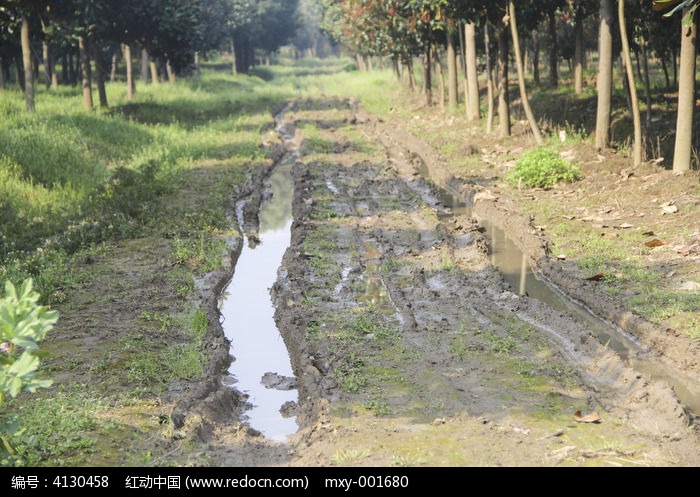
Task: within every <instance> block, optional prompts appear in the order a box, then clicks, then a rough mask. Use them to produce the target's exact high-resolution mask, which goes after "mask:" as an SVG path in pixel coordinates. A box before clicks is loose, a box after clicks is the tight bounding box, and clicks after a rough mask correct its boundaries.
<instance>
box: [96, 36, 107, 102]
mask: <svg viewBox="0 0 700 497" xmlns="http://www.w3.org/2000/svg"><path fill="white" fill-rule="evenodd" d="M95 45H97V44H96V43H95ZM95 73H96V78H97V94H98V96H99V99H100V107H103V108H105V109H106V108H107V107H109V104H108V102H107V90H106V89H105V65H104V61H103V60H102V51H101V50H100V49H99V47H97V46H95Z"/></svg>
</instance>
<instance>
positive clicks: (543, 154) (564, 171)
mask: <svg viewBox="0 0 700 497" xmlns="http://www.w3.org/2000/svg"><path fill="white" fill-rule="evenodd" d="M582 177H583V176H582V174H581V172H580V171H579V167H578V165H576V164H572V163H571V162H570V161H568V160H567V159H565V158H563V157H562V156H561V155H559V153H558V152H557V151H556V150H554V149H552V148H549V147H539V148H536V149H532V150H528V151H527V152H525V153H524V154H523V155H522V156H521V157H520V159H518V161H517V162H516V164H515V166H514V167H513V168H512V169H510V170H509V171H508V172H507V173H506V175H505V179H506V181H507V182H508V183H510V184H511V185H514V186H518V187H520V186H524V187H526V188H552V187H553V186H554V185H555V184H557V183H558V182H560V181H565V182H573V181H576V180H579V179H581V178H582Z"/></svg>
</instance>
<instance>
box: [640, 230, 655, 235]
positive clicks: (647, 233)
mask: <svg viewBox="0 0 700 497" xmlns="http://www.w3.org/2000/svg"><path fill="white" fill-rule="evenodd" d="M642 235H644V236H654V232H653V231H644V232H642Z"/></svg>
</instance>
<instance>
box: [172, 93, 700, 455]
mask: <svg viewBox="0 0 700 497" xmlns="http://www.w3.org/2000/svg"><path fill="white" fill-rule="evenodd" d="M284 122H285V126H286V127H287V129H288V130H294V131H295V134H294V136H295V145H296V146H297V147H299V149H300V150H301V157H300V158H299V159H298V160H297V161H296V163H295V165H294V167H293V177H294V182H295V184H294V187H295V196H294V203H293V216H294V223H293V226H292V241H291V246H290V247H289V249H288V250H287V252H286V255H285V257H284V261H283V266H282V267H281V268H280V271H279V280H278V282H277V283H276V284H275V286H274V288H273V289H271V295H272V298H273V301H274V303H275V306H276V315H275V316H276V321H277V323H278V328H279V330H280V333H281V334H282V336H283V338H284V341H285V343H286V344H287V347H288V349H289V351H290V357H291V361H292V365H293V368H294V371H295V374H296V375H297V378H298V389H299V399H300V400H299V402H298V406H297V410H296V413H297V420H298V423H299V426H300V428H299V431H298V433H297V434H296V435H295V436H293V437H290V439H289V440H288V442H287V443H273V442H269V441H266V440H265V439H264V437H262V436H261V435H260V434H259V433H257V432H256V431H255V430H254V429H251V428H249V427H246V426H245V423H241V422H240V420H237V419H235V418H234V417H231V418H230V419H228V421H227V420H226V419H225V418H226V416H227V415H229V414H230V413H231V408H230V405H229V404H230V402H231V400H230V399H227V400H226V401H225V402H224V401H222V399H223V398H225V397H226V396H224V397H222V393H221V389H217V390H216V391H214V392H212V393H211V394H210V395H209V397H208V398H206V399H201V398H200V397H199V396H198V395H196V396H193V397H191V401H190V402H188V403H180V405H179V409H180V410H181V411H182V412H183V418H186V417H188V416H190V417H193V416H194V417H195V418H196V419H198V420H199V423H195V425H196V429H193V430H192V432H191V435H190V436H191V437H192V438H193V439H199V440H201V442H202V443H203V444H204V445H203V447H202V449H201V450H202V453H204V454H206V460H207V464H209V465H215V466H257V465H261V466H269V465H280V466H329V465H341V466H392V465H393V466H500V465H504V466H557V465H592V466H600V465H603V466H604V465H622V466H636V465H644V466H695V465H697V464H698V463H700V452H699V451H698V448H699V447H700V445H698V442H699V439H698V430H697V427H696V425H695V424H694V421H695V419H694V414H693V413H691V412H690V411H689V410H688V409H687V408H686V407H684V405H683V404H682V403H681V402H680V400H679V399H678V397H677V395H676V394H675V392H674V389H673V388H672V387H671V386H670V385H669V384H668V383H666V382H664V381H659V380H656V379H653V378H651V377H649V376H648V375H646V374H644V373H642V372H640V371H638V370H635V368H634V367H633V362H631V361H630V360H629V358H624V357H621V356H620V355H619V354H618V353H616V352H615V351H614V350H612V348H611V347H608V344H606V343H601V341H600V340H599V339H598V338H597V337H596V336H594V335H593V334H592V333H591V332H590V331H589V329H588V327H587V325H586V322H585V320H584V321H582V320H581V319H579V318H577V317H575V316H573V317H572V316H570V315H567V314H566V313H563V312H561V311H560V310H557V309H554V308H552V307H550V306H548V305H547V304H546V303H544V302H541V301H539V300H538V299H535V298H530V297H528V296H527V295H521V294H519V292H518V291H517V289H514V288H513V287H512V286H511V285H509V284H508V283H507V282H506V281H505V280H504V279H503V278H502V276H501V275H500V274H499V273H498V271H497V270H496V269H495V268H494V266H493V265H492V264H491V263H490V257H489V252H490V246H489V240H488V238H486V236H485V234H484V229H483V228H482V227H481V225H480V223H479V221H478V219H479V218H487V219H489V220H491V221H492V222H493V223H495V224H497V225H499V226H500V227H502V228H503V229H504V230H505V231H506V232H507V233H508V235H509V236H510V237H511V238H513V239H514V240H515V241H516V242H517V243H518V245H519V246H520V248H521V250H522V251H523V253H524V254H526V256H527V258H528V259H529V263H530V264H531V265H532V267H533V268H534V270H535V271H536V272H538V274H540V275H541V276H543V277H546V278H547V279H548V280H550V281H551V282H552V283H553V284H555V285H556V286H557V287H558V288H559V289H561V290H562V291H563V292H564V293H566V294H568V295H570V296H571V298H572V299H575V300H577V301H580V302H582V303H585V305H586V306H587V307H588V308H589V309H591V310H592V311H593V312H594V313H596V314H598V315H599V316H601V317H603V318H604V319H605V320H606V321H609V322H611V323H614V324H616V325H617V326H618V327H619V328H620V329H621V330H623V331H624V332H626V333H629V334H630V335H631V336H632V337H634V339H635V340H638V342H639V344H640V347H639V350H640V352H639V353H640V354H644V355H645V356H649V355H651V356H654V357H658V358H663V360H665V361H667V362H668V363H669V364H672V365H673V367H677V368H679V369H678V370H679V371H681V370H682V372H683V373H684V374H687V375H689V376H690V377H691V378H692V379H694V380H697V378H698V366H697V360H696V357H697V354H695V353H693V351H695V350H696V349H697V344H696V341H694V340H692V339H690V338H683V337H673V338H674V339H673V340H669V339H668V338H667V337H668V334H667V333H665V332H664V330H663V329H662V328H661V327H659V326H657V325H652V324H651V323H648V322H646V321H643V320H641V319H639V318H635V317H633V316H632V315H631V313H630V312H629V311H627V310H625V308H624V306H623V305H622V304H621V303H620V302H616V301H614V300H613V299H611V298H610V297H609V296H608V295H607V294H605V293H604V292H597V291H595V290H594V289H593V288H592V286H593V285H594V283H593V282H588V281H586V280H585V279H583V278H582V277H581V275H580V274H578V273H577V270H576V268H575V267H572V266H571V265H569V264H568V263H567V261H565V260H560V259H557V258H556V257H553V256H552V255H551V254H550V253H548V250H547V246H548V242H547V237H546V235H545V234H544V233H543V231H542V230H541V229H536V227H535V226H533V223H532V219H531V216H529V215H528V214H527V213H525V212H522V209H520V208H519V206H518V205H517V204H516V203H515V202H514V201H513V200H512V199H509V198H508V197H505V196H502V195H499V192H498V191H497V190H498V189H497V188H494V189H488V188H485V187H484V186H483V185H484V184H485V182H484V181H475V178H473V177H471V178H470V177H467V176H463V177H459V176H458V175H454V174H453V173H452V172H450V169H449V167H448V166H447V165H446V164H445V161H444V160H443V159H442V158H441V157H440V156H439V154H436V153H435V152H434V151H433V150H432V149H431V147H430V146H429V145H428V144H427V143H426V142H425V141H423V140H422V139H420V138H419V137H418V136H416V135H415V134H412V133H410V132H408V131H407V130H406V129H404V128H402V127H401V126H400V125H399V124H398V123H396V122H383V121H381V120H378V119H375V118H373V117H372V116H369V115H366V114H365V113H363V112H362V111H361V109H359V107H358V105H357V103H356V102H353V101H343V100H332V99H321V100H308V101H302V100H300V101H297V102H294V103H293V105H292V106H290V107H288V108H287V109H286V112H285V113H284ZM302 128H303V129H305V130H308V129H312V130H313V132H312V134H313V136H305V134H304V133H303V132H301V129H302ZM268 146H270V145H269V144H268ZM277 147H278V148H279V150H280V153H281V152H282V149H283V145H279V144H278V145H277ZM426 170H429V171H430V177H431V178H432V181H431V180H429V179H427V178H426V177H425V175H424V174H422V172H425V171H426ZM434 182H439V183H442V184H444V185H449V187H450V190H451V191H452V192H456V195H458V196H459V198H460V200H461V201H463V202H465V203H468V204H470V205H471V207H472V211H471V213H466V214H465V213H462V212H460V211H458V210H456V209H455V210H453V209H452V208H451V207H450V206H447V205H445V204H444V202H443V201H442V199H441V192H440V191H439V189H438V188H437V187H436V185H435V183H434ZM250 205H259V203H258V202H257V200H254V201H253V202H252V203H251V204H250ZM254 211H255V209H254V208H252V209H251V208H250V207H249V208H248V210H247V212H254ZM246 219H252V224H251V225H252V226H254V224H255V223H254V218H246ZM253 231H254V230H253ZM227 395H231V393H230V392H229V393H228V394H227ZM234 396H235V395H234ZM238 400H239V401H240V399H238ZM222 410H223V411H224V412H226V413H227V414H226V415H222Z"/></svg>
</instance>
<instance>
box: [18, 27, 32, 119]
mask: <svg viewBox="0 0 700 497" xmlns="http://www.w3.org/2000/svg"><path fill="white" fill-rule="evenodd" d="M20 37H21V40H22V63H23V64H24V103H25V107H26V108H27V111H28V112H34V71H33V69H32V47H31V43H30V40H29V19H28V18H27V17H26V16H23V17H22V30H21V31H20Z"/></svg>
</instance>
